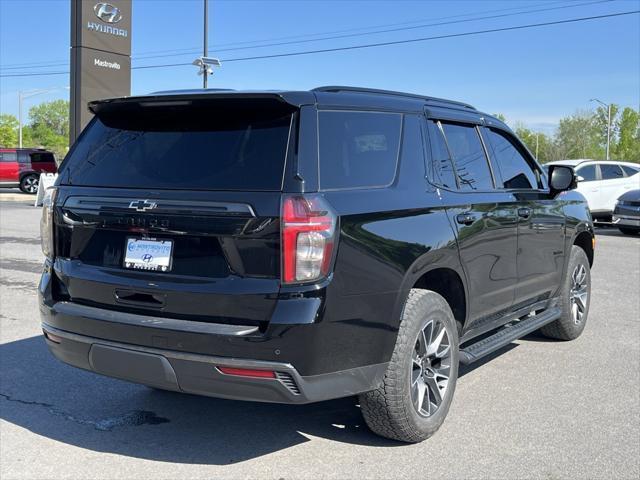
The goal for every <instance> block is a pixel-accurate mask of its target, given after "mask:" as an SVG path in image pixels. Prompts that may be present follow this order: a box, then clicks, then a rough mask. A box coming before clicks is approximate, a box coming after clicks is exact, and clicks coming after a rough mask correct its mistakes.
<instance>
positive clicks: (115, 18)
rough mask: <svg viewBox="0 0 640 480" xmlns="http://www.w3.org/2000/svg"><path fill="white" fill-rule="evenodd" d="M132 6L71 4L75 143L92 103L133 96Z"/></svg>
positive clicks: (115, 1)
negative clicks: (89, 104)
mask: <svg viewBox="0 0 640 480" xmlns="http://www.w3.org/2000/svg"><path fill="white" fill-rule="evenodd" d="M131 2H132V0H109V1H108V2H100V1H96V0H71V123H70V136H71V143H73V142H74V141H75V139H76V138H77V137H78V135H79V134H80V132H81V131H82V129H83V128H84V127H85V126H86V125H87V123H89V121H90V120H91V117H92V114H91V112H89V110H88V109H87V103H88V102H90V101H93V100H99V99H103V98H109V97H121V96H125V95H130V94H131V10H132V9H131Z"/></svg>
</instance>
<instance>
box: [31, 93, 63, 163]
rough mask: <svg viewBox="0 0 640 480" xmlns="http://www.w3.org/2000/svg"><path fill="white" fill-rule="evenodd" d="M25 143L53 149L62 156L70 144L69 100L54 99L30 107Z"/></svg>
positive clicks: (57, 154)
mask: <svg viewBox="0 0 640 480" xmlns="http://www.w3.org/2000/svg"><path fill="white" fill-rule="evenodd" d="M22 143H23V145H25V146H29V147H42V148H46V149H48V150H52V151H53V152H54V153H55V154H56V156H57V157H58V158H62V157H63V156H64V155H65V154H66V152H67V150H68V145H69V102H68V101H66V100H54V101H52V102H45V103H41V104H39V105H35V106H33V107H31V108H30V109H29V124H28V126H27V127H25V128H24V129H23V142H22Z"/></svg>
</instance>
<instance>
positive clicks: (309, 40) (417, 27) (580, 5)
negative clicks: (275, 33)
mask: <svg viewBox="0 0 640 480" xmlns="http://www.w3.org/2000/svg"><path fill="white" fill-rule="evenodd" d="M612 1H613V0H597V1H591V2H584V3H573V4H570V5H562V6H559V7H552V8H539V9H535V10H527V11H524V12H512V13H502V14H499V15H489V16H484V17H474V18H465V19H463V20H450V21H446V22H436V23H427V24H422V25H413V26H410V27H398V28H388V29H385V30H374V31H372V32H365V33H349V34H343V35H333V36H329V37H321V38H311V39H305V40H293V41H288V42H275V43H265V44H262V45H252V46H245V47H231V48H216V49H215V50H216V53H219V52H230V51H237V50H252V49H255V48H266V47H277V46H282V45H294V44H300V43H310V42H321V41H326V40H337V39H341V38H353V37H362V36H365V35H378V34H381V33H391V32H401V31H407V30H416V29H419V28H428V27H439V26H443V25H452V24H456V23H467V22H476V21H479V20H492V19H496V18H504V17H512V16H516V15H526V14H529V13H539V12H548V11H552V10H560V9H564V8H576V7H582V6H587V5H595V4H599V3H609V2H612ZM181 55H188V53H175V54H170V55H154V56H148V57H138V58H161V57H164V58H166V57H175V56H181Z"/></svg>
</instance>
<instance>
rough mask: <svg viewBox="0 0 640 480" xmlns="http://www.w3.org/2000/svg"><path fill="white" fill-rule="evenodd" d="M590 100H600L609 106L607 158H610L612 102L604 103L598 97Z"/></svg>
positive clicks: (601, 102) (604, 105)
mask: <svg viewBox="0 0 640 480" xmlns="http://www.w3.org/2000/svg"><path fill="white" fill-rule="evenodd" d="M589 101H590V102H598V103H599V104H600V105H602V106H603V107H606V108H607V117H608V120H607V160H609V144H610V143H611V104H610V103H604V102H603V101H602V100H598V99H597V98H592V99H590V100H589Z"/></svg>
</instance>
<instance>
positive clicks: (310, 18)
mask: <svg viewBox="0 0 640 480" xmlns="http://www.w3.org/2000/svg"><path fill="white" fill-rule="evenodd" d="M586 3H589V4H586ZM567 6H569V7H568V8H557V9H555V10H549V11H544V12H540V11H538V12H531V13H527V14H524V13H522V12H525V11H529V10H539V9H550V8H556V7H567ZM69 9H70V1H69V0H60V1H58V0H20V1H18V0H0V75H5V74H16V73H18V74H19V73H25V72H32V73H36V72H38V73H40V72H56V71H65V70H68V65H63V64H65V63H68V59H69V37H70V34H69ZM209 9H210V29H209V39H210V55H212V56H214V55H215V56H218V57H219V58H221V59H222V60H223V66H222V68H221V69H219V70H217V71H216V73H215V75H214V78H213V80H212V81H210V86H213V87H226V88H235V89H278V88H284V89H308V88H313V87H315V86H319V85H335V84H338V85H357V86H370V87H377V88H387V89H394V90H404V91H410V92H418V93H423V94H427V95H433V96H440V97H447V98H453V99H459V100H464V101H467V102H470V103H472V104H474V105H475V106H477V107H478V108H480V109H482V110H484V111H488V112H501V113H503V114H505V115H506V116H507V118H508V120H509V121H510V122H511V123H514V122H516V121H520V122H524V123H526V124H528V125H529V126H531V127H533V128H536V129H541V130H550V129H552V128H553V125H554V124H555V123H556V122H557V120H558V119H559V118H560V117H563V116H566V115H569V114H571V113H573V112H575V111H576V110H578V109H587V108H593V106H594V104H592V103H589V99H590V98H594V97H597V98H600V99H602V100H603V101H605V102H613V103H618V104H621V105H623V106H632V107H634V108H638V107H639V105H640V15H638V14H634V15H628V16H623V17H614V18H607V19H601V20H593V21H585V22H578V23H571V24H563V25H555V26H546V27H541V28H533V29H525V30H518V31H510V32H499V33H489V34H484V35H472V36H467V37H462V38H448V39H440V40H433V41H427V42H417V43H406V44H402V45H397V46H386V47H380V48H371V49H362V50H351V51H347V52H336V53H322V54H316V55H308V56H297V57H295V56H294V57H285V58H276V59H268V60H254V61H242V62H228V63H224V60H225V59H227V60H228V59H231V58H238V57H246V56H254V55H267V54H273V53H284V52H295V51H301V50H311V49H321V48H332V47H339V46H345V45H358V44H366V43H375V42H385V41H393V40H403V39H411V38H417V37H428V36H437V35H447V34H453V33H461V32H470V31H476V30H486V29H492V28H502V27H508V26H514V25H524V24H531V23H541V22H550V21H556V20H562V19H569V18H577V17H587V16H595V15H602V14H608V13H613V12H622V11H630V10H640V0H614V1H607V2H602V1H601V2H596V1H595V0H592V1H589V0H574V1H553V0H546V1H543V0H522V1H521V0H498V1H480V0H457V1H434V0H428V1H395V2H391V1H369V2H365V1H220V0H210V7H209ZM512 13H518V14H517V15H512V16H506V17H501V18H494V19H482V20H473V21H468V20H470V19H472V18H475V17H478V16H483V17H484V16H491V15H500V14H512ZM445 17H446V18H445ZM460 20H465V21H464V22H461V23H453V24H447V25H440V26H430V27H420V28H413V29H410V30H402V31H395V32H386V33H378V34H375V35H362V36H353V37H349V38H341V39H333V40H324V41H317V42H306V43H300V44H292V45H280V46H270V47H264V48H252V49H245V50H226V51H222V49H223V48H225V49H228V48H232V47H233V46H234V45H233V44H238V43H240V42H249V41H261V43H271V42H272V41H274V39H276V40H275V41H285V40H277V39H280V38H282V37H293V36H304V37H300V38H296V39H289V40H310V39H314V38H317V36H311V35H312V34H321V33H326V32H336V31H344V30H348V31H349V32H348V33H364V32H368V31H371V30H380V29H388V28H399V27H417V26H419V25H423V24H425V23H434V22H447V21H448V22H451V21H460ZM389 25H393V26H391V27H388V26H389ZM371 27H375V28H371ZM355 29H359V30H355ZM132 41H133V48H132V50H133V51H132V57H133V65H134V67H135V66H142V65H151V64H164V63H181V62H190V61H191V60H193V59H194V58H195V57H196V56H197V55H198V53H197V52H196V51H197V50H199V49H201V46H202V0H171V1H169V0H133V29H132ZM252 45H255V44H252ZM235 46H236V47H237V46H247V45H246V44H243V45H235ZM185 50H191V52H187V53H186V54H185V53H183V52H184V51H185ZM175 53H182V54H181V55H174V54H175ZM149 55H159V56H158V57H157V58H143V57H145V56H149ZM169 55H171V56H169ZM68 82H69V77H68V75H55V76H35V75H34V76H25V77H0V111H1V112H2V113H13V114H16V113H17V92H18V90H29V89H40V88H53V87H65V86H67V85H68ZM200 85H201V78H200V77H198V76H197V75H196V68H195V67H193V66H181V67H174V68H161V69H160V68H159V69H145V70H134V71H133V72H132V93H133V94H142V93H147V92H151V91H155V90H164V89H174V88H197V87H199V86H200ZM67 97H68V91H67V90H64V89H60V90H57V91H55V92H51V93H48V94H43V95H39V96H36V97H33V98H30V99H28V100H27V101H26V104H25V110H27V109H28V107H29V106H30V105H32V104H35V103H38V102H40V101H45V100H50V99H54V98H67Z"/></svg>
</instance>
